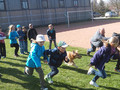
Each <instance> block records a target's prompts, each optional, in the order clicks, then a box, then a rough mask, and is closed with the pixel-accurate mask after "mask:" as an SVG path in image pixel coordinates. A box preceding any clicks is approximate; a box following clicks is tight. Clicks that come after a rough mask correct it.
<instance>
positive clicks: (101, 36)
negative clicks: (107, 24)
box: [87, 28, 108, 55]
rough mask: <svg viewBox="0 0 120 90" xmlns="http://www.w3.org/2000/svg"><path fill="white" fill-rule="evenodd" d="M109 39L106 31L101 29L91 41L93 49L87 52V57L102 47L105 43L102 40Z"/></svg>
mask: <svg viewBox="0 0 120 90" xmlns="http://www.w3.org/2000/svg"><path fill="white" fill-rule="evenodd" d="M107 39H108V38H106V37H105V29H104V28H100V29H99V30H98V31H97V32H96V33H95V34H94V36H93V37H92V38H91V40H90V44H91V48H90V49H88V50H87V55H90V53H91V52H94V51H95V50H96V48H97V47H98V48H99V47H102V46H103V42H102V40H107Z"/></svg>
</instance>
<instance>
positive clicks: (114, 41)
mask: <svg viewBox="0 0 120 90" xmlns="http://www.w3.org/2000/svg"><path fill="white" fill-rule="evenodd" d="M118 44H119V40H118V38H117V37H111V38H110V39H108V41H107V42H106V43H105V46H102V47H101V48H100V49H99V50H98V51H97V52H96V53H95V54H94V56H93V58H91V63H90V65H89V66H90V68H89V70H88V73H87V74H88V75H90V74H95V77H94V78H93V79H92V80H91V81H90V85H93V86H95V87H99V86H98V85H97V84H96V81H97V80H98V78H99V77H102V78H103V79H105V78H106V73H105V70H104V69H105V66H104V64H105V63H106V62H108V61H109V59H110V57H111V56H112V55H113V54H115V52H116V50H115V49H116V47H117V46H118ZM91 66H95V68H97V69H98V71H96V70H94V69H93V68H92V67H91Z"/></svg>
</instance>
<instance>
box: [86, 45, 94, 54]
mask: <svg viewBox="0 0 120 90" xmlns="http://www.w3.org/2000/svg"><path fill="white" fill-rule="evenodd" d="M90 44H91V48H90V49H88V51H87V52H88V53H91V52H94V51H95V50H96V47H95V46H94V45H93V44H92V43H90Z"/></svg>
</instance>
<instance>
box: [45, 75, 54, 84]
mask: <svg viewBox="0 0 120 90" xmlns="http://www.w3.org/2000/svg"><path fill="white" fill-rule="evenodd" d="M44 80H46V81H47V82H48V83H50V84H52V83H53V81H52V78H51V77H48V75H46V76H45V77H44Z"/></svg>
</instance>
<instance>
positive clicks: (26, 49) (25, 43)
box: [22, 26, 28, 53]
mask: <svg viewBox="0 0 120 90" xmlns="http://www.w3.org/2000/svg"><path fill="white" fill-rule="evenodd" d="M22 31H23V32H24V34H25V36H24V52H26V53H28V42H27V29H26V27H25V26H22Z"/></svg>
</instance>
